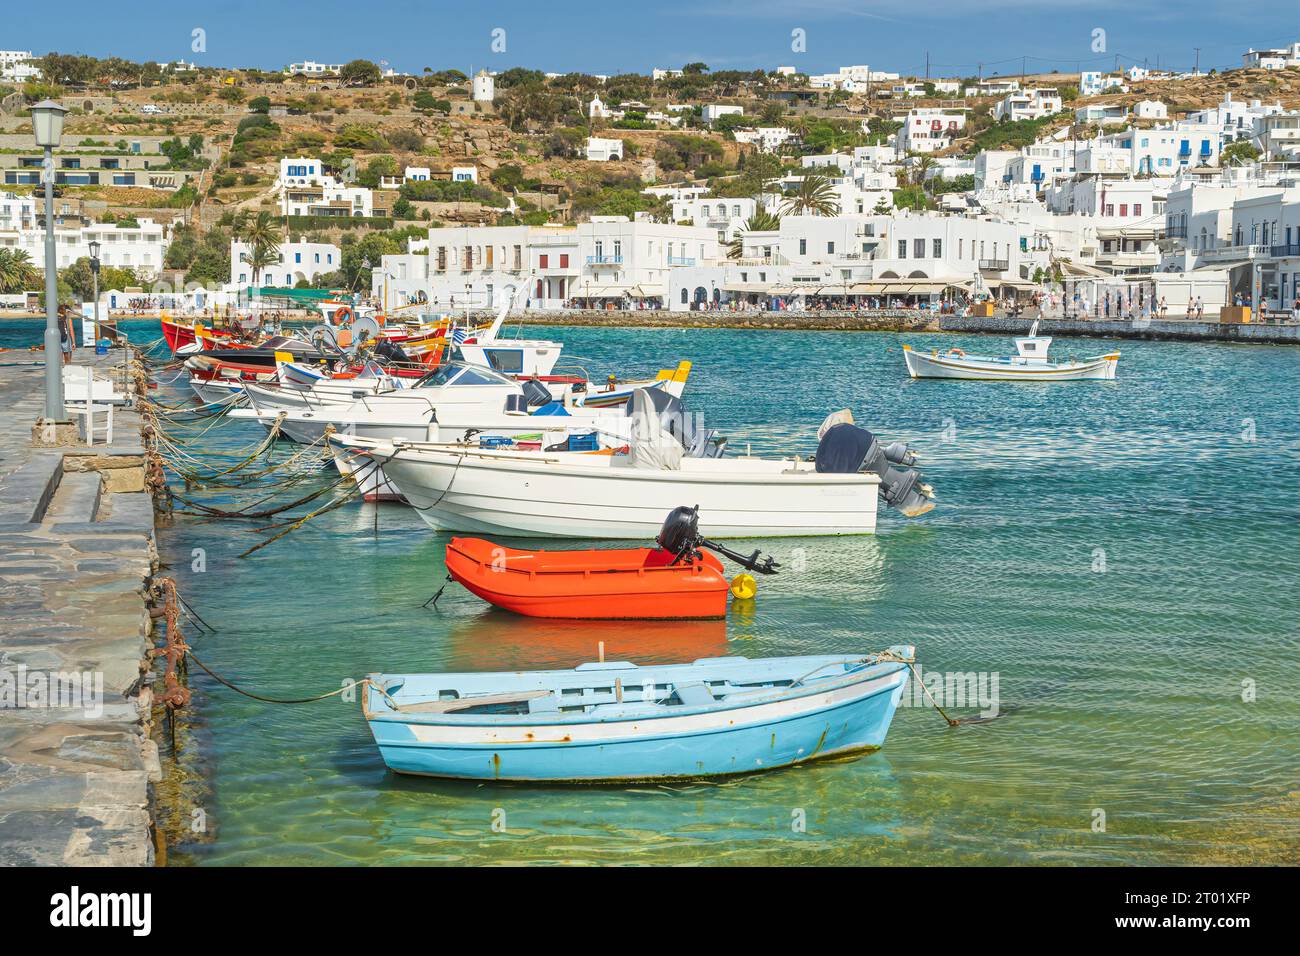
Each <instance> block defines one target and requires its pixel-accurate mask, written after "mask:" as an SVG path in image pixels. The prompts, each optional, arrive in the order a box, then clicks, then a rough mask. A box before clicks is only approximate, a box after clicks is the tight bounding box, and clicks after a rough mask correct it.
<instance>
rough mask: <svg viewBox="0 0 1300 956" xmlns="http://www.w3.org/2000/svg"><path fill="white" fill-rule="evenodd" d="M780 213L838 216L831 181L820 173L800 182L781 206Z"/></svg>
mask: <svg viewBox="0 0 1300 956" xmlns="http://www.w3.org/2000/svg"><path fill="white" fill-rule="evenodd" d="M781 212H782V213H783V214H785V215H790V216H838V215H839V212H840V204H839V202H838V201H837V200H836V197H835V187H834V186H832V185H831V181H830V180H829V179H827V178H826V177H825V176H823V175H821V174H820V173H813V174H811V175H808V176H804V177H803V179H802V180H800V182H799V185H798V187H797V188H796V189H795V191H794V192H793V193H791V194H790V195H789V196H788V197H787V198H786V200H785V203H784V204H782V206H781Z"/></svg>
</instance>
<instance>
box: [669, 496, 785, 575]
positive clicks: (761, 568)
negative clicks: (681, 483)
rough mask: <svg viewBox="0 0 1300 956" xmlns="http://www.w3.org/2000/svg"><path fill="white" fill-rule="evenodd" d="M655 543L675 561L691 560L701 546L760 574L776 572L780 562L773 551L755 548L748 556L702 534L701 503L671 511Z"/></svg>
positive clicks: (674, 562)
mask: <svg viewBox="0 0 1300 956" xmlns="http://www.w3.org/2000/svg"><path fill="white" fill-rule="evenodd" d="M655 544H657V545H659V547H660V548H662V549H663V550H664V551H667V552H668V553H669V554H671V555H672V556H673V564H676V563H677V562H679V561H688V560H691V559H693V558H694V557H695V555H696V553H697V552H698V551H699V550H700V548H708V549H709V550H710V551H716V552H717V553H718V554H720V555H722V556H723V557H725V558H730V559H731V560H732V561H735V562H736V563H737V564H739V565H740V566H741V567H742V568H745V569H746V570H749V571H754V572H757V573H758V574H776V573H777V571H776V569H777V568H779V567H780V566H781V565H779V564H777V563H776V561H774V560H773V559H772V556H771V555H767V556H763V555H762V553H761V552H759V551H755V552H754V553H753V554H751V555H749V556H748V557H746V556H745V555H743V554H738V553H737V552H735V551H732V550H731V549H730V548H726V547H723V546H722V545H720V544H717V543H716V542H713V541H710V540H708V539H707V538H701V537H700V506H699V505H696V506H695V507H694V508H687V507H686V506H685V505H683V506H682V507H680V508H674V509H673V510H672V511H670V512H668V517H667V518H665V519H664V523H663V527H661V528H660V529H659V536H658V537H657V538H655ZM760 559H761V560H760Z"/></svg>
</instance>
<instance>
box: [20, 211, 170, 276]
mask: <svg viewBox="0 0 1300 956" xmlns="http://www.w3.org/2000/svg"><path fill="white" fill-rule="evenodd" d="M6 202H8V200H6ZM0 205H4V203H0ZM13 210H14V212H13V216H14V218H13V222H14V224H15V225H16V226H17V228H13V229H4V228H0V248H4V249H13V250H22V251H25V252H26V253H27V255H28V257H29V258H30V259H31V262H32V265H33V266H35V267H36V268H37V269H44V268H45V230H44V228H43V227H42V228H35V227H31V228H24V227H22V226H21V225H19V224H21V223H22V222H24V221H28V220H25V219H24V210H23V209H22V208H21V204H17V205H15V206H14V207H13ZM32 221H34V213H33V219H32ZM137 223H138V224H137V225H128V226H119V225H117V224H116V223H111V222H103V223H93V224H91V225H89V226H81V227H78V228H66V229H65V228H58V227H56V228H55V230H54V240H55V256H56V257H57V266H58V268H60V269H66V268H67V267H68V266H70V265H72V264H73V263H74V262H76V261H77V260H78V259H82V258H89V256H90V245H89V244H90V243H91V242H92V241H95V242H98V243H99V244H100V252H99V261H100V263H101V264H103V265H105V266H113V267H116V268H122V269H133V270H135V272H136V274H137V275H138V276H139V277H140V278H141V279H142V280H145V281H148V280H151V279H153V278H155V277H156V276H157V275H158V273H159V272H161V271H162V268H163V259H164V256H166V254H167V245H168V241H169V240H168V235H167V230H166V229H165V228H164V227H163V226H162V224H160V223H157V222H154V221H153V220H152V219H139V220H137Z"/></svg>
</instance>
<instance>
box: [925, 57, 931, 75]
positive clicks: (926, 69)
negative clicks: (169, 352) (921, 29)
mask: <svg viewBox="0 0 1300 956" xmlns="http://www.w3.org/2000/svg"><path fill="white" fill-rule="evenodd" d="M925 78H926V79H927V80H928V79H929V78H930V51H929V50H926V51H925Z"/></svg>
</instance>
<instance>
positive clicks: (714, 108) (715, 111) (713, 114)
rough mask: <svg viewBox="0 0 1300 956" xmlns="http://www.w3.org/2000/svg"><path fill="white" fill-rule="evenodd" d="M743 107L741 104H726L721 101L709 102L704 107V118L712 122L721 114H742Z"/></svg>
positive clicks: (743, 113)
mask: <svg viewBox="0 0 1300 956" xmlns="http://www.w3.org/2000/svg"><path fill="white" fill-rule="evenodd" d="M744 115H745V108H744V107H743V106H727V105H725V104H723V103H710V104H708V105H707V106H705V107H704V113H703V116H704V120H705V121H706V122H709V123H712V122H713V121H714V120H716V119H718V118H720V117H723V116H744Z"/></svg>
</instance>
